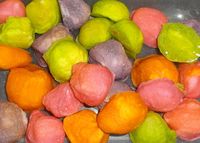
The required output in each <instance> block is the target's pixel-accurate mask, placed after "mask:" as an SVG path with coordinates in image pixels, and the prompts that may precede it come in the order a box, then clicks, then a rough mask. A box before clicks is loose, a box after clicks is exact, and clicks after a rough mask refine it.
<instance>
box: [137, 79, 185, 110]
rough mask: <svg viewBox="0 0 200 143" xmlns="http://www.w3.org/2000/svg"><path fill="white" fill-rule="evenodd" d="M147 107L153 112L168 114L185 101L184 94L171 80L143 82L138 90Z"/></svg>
mask: <svg viewBox="0 0 200 143" xmlns="http://www.w3.org/2000/svg"><path fill="white" fill-rule="evenodd" d="M137 91H138V93H139V94H140V96H141V97H142V99H143V101H144V102H145V103H146V105H147V106H148V107H149V108H150V109H151V110H153V111H158V112H167V111H171V110H173V109H174V108H176V107H177V106H178V105H179V104H180V103H181V102H182V100H183V96H184V95H183V93H182V92H181V91H180V90H179V89H178V88H177V87H176V85H175V84H174V83H173V82H172V81H171V80H169V79H156V80H150V81H147V82H143V83H142V84H140V85H139V87H138V89H137Z"/></svg>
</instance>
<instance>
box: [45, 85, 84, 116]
mask: <svg viewBox="0 0 200 143" xmlns="http://www.w3.org/2000/svg"><path fill="white" fill-rule="evenodd" d="M43 104H44V106H45V107H46V109H47V110H48V111H50V112H51V113H52V114H53V115H54V116H56V117H64V116H69V115H71V114H73V113H76V112H78V111H79V110H80V108H81V107H82V106H83V105H82V103H80V102H79V100H78V99H76V98H75V97H74V93H73V91H72V89H71V87H70V85H69V83H62V84H59V85H58V86H57V87H56V88H54V89H53V90H52V91H50V92H49V93H48V94H47V95H46V96H45V97H44V99H43Z"/></svg>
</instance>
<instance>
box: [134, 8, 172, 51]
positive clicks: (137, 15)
mask: <svg viewBox="0 0 200 143" xmlns="http://www.w3.org/2000/svg"><path fill="white" fill-rule="evenodd" d="M131 19H132V20H133V21H134V22H135V23H136V24H137V25H138V26H139V28H140V29H141V31H142V33H143V36H144V43H145V44H146V45H147V46H149V47H152V48H156V47H157V38H158V35H159V33H160V30H161V28H162V25H164V24H165V23H167V21H168V19H167V17H166V16H165V15H164V14H163V13H162V12H161V11H159V10H157V9H154V8H147V7H143V8H139V9H137V10H135V11H133V13H132V16H131Z"/></svg>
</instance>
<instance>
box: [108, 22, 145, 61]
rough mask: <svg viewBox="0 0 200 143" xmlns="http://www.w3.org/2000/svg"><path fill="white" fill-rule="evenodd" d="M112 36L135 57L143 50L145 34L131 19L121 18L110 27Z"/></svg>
mask: <svg viewBox="0 0 200 143" xmlns="http://www.w3.org/2000/svg"><path fill="white" fill-rule="evenodd" d="M110 31H111V34H112V36H113V37H114V38H115V39H117V40H118V41H119V42H121V43H122V44H123V45H124V47H125V51H126V53H127V54H128V55H129V56H130V57H132V58H135V57H136V55H137V54H139V53H140V52H141V49H142V45H143V35H142V32H141V30H140V29H139V27H138V26H137V25H136V24H135V23H134V22H133V21H131V20H121V21H119V22H117V23H115V24H113V25H112V26H111V28H110Z"/></svg>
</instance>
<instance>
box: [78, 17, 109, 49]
mask: <svg viewBox="0 0 200 143" xmlns="http://www.w3.org/2000/svg"><path fill="white" fill-rule="evenodd" d="M111 25H112V22H111V21H110V20H108V19H106V18H94V19H91V20H89V21H87V22H86V23H85V24H84V25H83V26H82V27H81V29H80V32H79V35H78V41H79V43H80V44H81V45H83V46H84V47H85V48H87V49H91V48H92V47H94V46H95V45H96V44H99V43H101V42H104V41H107V40H109V39H110V38H111V34H110V31H109V29H110V26H111Z"/></svg>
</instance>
